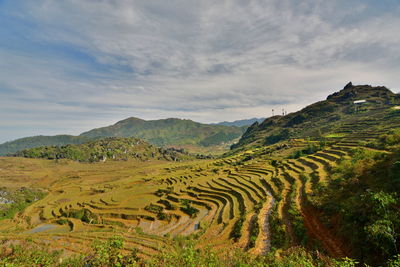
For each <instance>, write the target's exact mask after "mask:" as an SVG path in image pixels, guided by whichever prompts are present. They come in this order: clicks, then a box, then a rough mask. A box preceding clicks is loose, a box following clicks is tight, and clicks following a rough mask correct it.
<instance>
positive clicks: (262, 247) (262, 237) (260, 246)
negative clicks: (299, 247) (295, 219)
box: [251, 193, 275, 255]
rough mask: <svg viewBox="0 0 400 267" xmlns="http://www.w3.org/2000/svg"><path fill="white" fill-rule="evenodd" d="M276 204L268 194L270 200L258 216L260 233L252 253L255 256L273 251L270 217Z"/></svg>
mask: <svg viewBox="0 0 400 267" xmlns="http://www.w3.org/2000/svg"><path fill="white" fill-rule="evenodd" d="M274 204H275V199H274V198H273V197H272V195H271V194H270V193H268V200H267V201H266V202H265V204H264V206H263V207H262V209H261V210H260V214H259V216H258V224H259V226H260V228H261V229H260V233H259V235H258V237H257V241H256V244H255V247H254V249H253V250H252V251H251V252H252V253H253V254H257V255H260V254H266V253H267V252H269V250H270V249H271V239H270V232H269V220H268V218H269V215H270V214H271V211H272V207H273V206H274Z"/></svg>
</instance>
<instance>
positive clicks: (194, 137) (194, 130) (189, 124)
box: [81, 118, 244, 146]
mask: <svg viewBox="0 0 400 267" xmlns="http://www.w3.org/2000/svg"><path fill="white" fill-rule="evenodd" d="M243 131H244V129H243V128H240V127H229V126H221V125H208V124H201V123H198V122H194V121H191V120H181V119H163V120H151V121H145V120H141V119H137V118H128V119H125V120H122V121H119V122H117V123H116V124H114V125H111V126H108V127H102V128H98V129H93V130H91V131H88V132H85V133H82V134H81V136H87V137H98V136H115V137H130V136H135V137H137V138H142V139H145V140H147V141H149V142H150V143H152V144H155V145H157V146H164V145H201V146H210V145H218V144H220V143H223V142H229V141H232V140H233V139H235V138H238V137H239V136H240V135H241V134H242V133H243Z"/></svg>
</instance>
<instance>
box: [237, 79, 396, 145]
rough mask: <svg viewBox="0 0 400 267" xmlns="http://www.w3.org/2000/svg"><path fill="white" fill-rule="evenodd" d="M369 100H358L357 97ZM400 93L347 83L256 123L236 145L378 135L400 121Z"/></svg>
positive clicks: (382, 88)
mask: <svg viewBox="0 0 400 267" xmlns="http://www.w3.org/2000/svg"><path fill="white" fill-rule="evenodd" d="M358 100H365V101H366V102H365V103H360V104H354V101H358ZM399 104H400V95H397V94H395V93H393V92H391V91H390V90H389V89H387V88H386V87H372V86H369V85H357V86H354V85H352V84H351V83H349V84H347V85H346V86H345V87H344V88H343V89H342V90H341V91H339V92H336V93H334V94H332V95H330V96H328V97H327V99H326V100H324V101H320V102H317V103H314V104H312V105H309V106H307V107H305V108H304V109H302V110H300V111H298V112H294V113H290V114H288V115H286V116H274V117H270V118H268V119H266V120H265V121H264V122H262V123H258V122H256V123H254V124H253V125H251V126H250V127H249V128H248V129H247V131H246V132H245V133H244V134H243V136H242V138H241V139H240V140H239V142H238V143H237V144H235V145H233V146H232V148H240V149H245V147H251V146H258V147H260V146H264V145H268V144H273V143H276V142H279V141H282V140H285V139H288V138H309V137H323V136H337V137H344V136H349V137H350V136H351V135H352V134H359V135H363V134H366V135H368V134H371V135H374V134H375V135H378V134H379V133H383V132H385V131H386V130H387V129H390V128H393V127H396V126H397V127H398V126H399V125H400V116H398V113H399V110H398V109H397V108H395V107H396V106H397V105H399Z"/></svg>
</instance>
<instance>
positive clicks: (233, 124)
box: [213, 118, 265, 127]
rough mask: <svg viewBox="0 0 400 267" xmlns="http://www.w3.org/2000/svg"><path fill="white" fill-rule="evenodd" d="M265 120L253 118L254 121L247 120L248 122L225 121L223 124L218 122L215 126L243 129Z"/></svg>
mask: <svg viewBox="0 0 400 267" xmlns="http://www.w3.org/2000/svg"><path fill="white" fill-rule="evenodd" d="M264 120H265V118H252V119H247V120H236V121H223V122H218V123H213V124H215V125H225V126H237V127H243V126H250V125H252V124H253V123H255V122H258V123H262V122H263V121H264Z"/></svg>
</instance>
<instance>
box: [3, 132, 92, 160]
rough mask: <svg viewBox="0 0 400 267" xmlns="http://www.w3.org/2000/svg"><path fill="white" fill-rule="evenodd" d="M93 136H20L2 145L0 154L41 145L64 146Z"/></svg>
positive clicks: (87, 139) (81, 141)
mask: <svg viewBox="0 0 400 267" xmlns="http://www.w3.org/2000/svg"><path fill="white" fill-rule="evenodd" d="M92 139H93V138H90V137H86V136H72V135H55V136H43V135H39V136H32V137H25V138H20V139H17V140H14V141H10V142H6V143H4V144H1V145H0V156H5V155H8V154H13V153H15V152H17V151H20V150H23V149H27V148H32V147H39V146H62V145H67V144H82V143H85V142H87V141H90V140H92Z"/></svg>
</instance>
